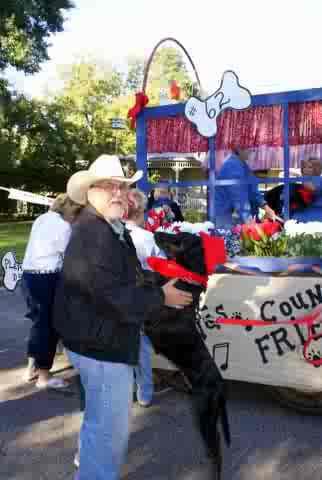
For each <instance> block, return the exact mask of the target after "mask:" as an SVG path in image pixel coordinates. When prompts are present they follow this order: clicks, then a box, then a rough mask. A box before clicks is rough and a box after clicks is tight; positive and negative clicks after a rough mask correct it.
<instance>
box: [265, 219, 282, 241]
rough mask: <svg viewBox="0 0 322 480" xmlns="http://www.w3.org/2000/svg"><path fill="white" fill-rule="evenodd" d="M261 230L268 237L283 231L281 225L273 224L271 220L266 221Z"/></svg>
mask: <svg viewBox="0 0 322 480" xmlns="http://www.w3.org/2000/svg"><path fill="white" fill-rule="evenodd" d="M261 228H262V230H263V232H264V233H265V235H267V237H272V236H273V235H274V234H275V233H278V232H280V231H281V225H280V223H278V222H271V221H269V220H265V222H263V223H262V224H261Z"/></svg>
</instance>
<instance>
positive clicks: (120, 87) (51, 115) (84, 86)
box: [0, 2, 192, 193]
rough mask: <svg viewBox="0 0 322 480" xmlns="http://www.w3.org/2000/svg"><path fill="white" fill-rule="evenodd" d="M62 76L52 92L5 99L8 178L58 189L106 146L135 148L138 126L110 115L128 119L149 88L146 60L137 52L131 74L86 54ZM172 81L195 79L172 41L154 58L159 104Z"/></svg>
mask: <svg viewBox="0 0 322 480" xmlns="http://www.w3.org/2000/svg"><path fill="white" fill-rule="evenodd" d="M54 3H56V4H57V3H58V2H54ZM60 75H61V78H62V80H63V83H64V86H63V88H62V90H61V91H59V92H58V93H57V94H56V95H55V96H53V97H48V98H45V99H41V100H40V99H32V100H29V99H26V98H25V97H24V96H22V95H15V96H14V97H13V98H12V99H11V101H7V102H3V108H2V109H1V110H0V157H1V163H0V176H1V182H0V184H1V185H8V186H16V187H22V188H25V189H29V190H32V191H48V192H52V193H57V192H59V191H63V190H64V188H65V185H66V180H67V179H68V178H69V176H70V175H71V174H72V173H73V172H75V171H76V170H79V169H84V168H87V167H88V165H89V164H90V163H91V162H92V161H93V160H94V159H95V158H97V157H98V156H99V155H100V154H101V153H111V154H112V153H117V154H122V155H127V154H132V153H135V132H133V131H131V130H130V129H129V128H126V129H125V130H113V129H112V125H111V120H112V119H113V118H122V119H126V116H127V111H128V109H129V108H130V107H131V106H132V105H133V101H134V93H135V92H136V91H138V90H141V89H142V79H143V75H144V61H143V60H142V59H140V58H132V59H130V60H129V63H128V68H127V72H126V73H125V74H124V73H122V72H120V71H119V70H118V69H116V68H115V67H113V66H112V65H110V64H108V63H106V62H105V63H102V62H97V61H89V60H79V61H78V62H75V63H74V64H73V65H70V66H68V68H64V70H61V71H60ZM171 80H176V81H177V82H178V83H179V84H181V85H182V86H184V85H188V86H189V88H191V86H192V82H191V80H190V76H189V72H188V70H187V68H186V66H185V63H184V62H183V59H182V56H181V54H180V53H178V51H176V50H175V49H172V48H166V49H162V50H160V52H159V53H158V54H157V55H156V57H155V59H154V61H153V63H152V65H151V71H150V75H149V82H148V90H147V91H148V95H149V97H150V99H151V102H150V104H155V103H158V101H159V93H160V89H161V88H166V87H167V86H168V83H169V82H170V81H171ZM184 95H187V90H184ZM1 119H2V120H1Z"/></svg>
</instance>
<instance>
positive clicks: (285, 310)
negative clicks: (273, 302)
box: [280, 302, 293, 317]
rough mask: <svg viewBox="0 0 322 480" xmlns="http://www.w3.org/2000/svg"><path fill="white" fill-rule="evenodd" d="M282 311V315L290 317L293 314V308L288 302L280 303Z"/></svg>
mask: <svg viewBox="0 0 322 480" xmlns="http://www.w3.org/2000/svg"><path fill="white" fill-rule="evenodd" d="M280 312H281V314H282V315H284V317H288V316H289V315H292V313H293V310H292V307H291V305H290V304H289V303H288V302H282V303H281V304H280Z"/></svg>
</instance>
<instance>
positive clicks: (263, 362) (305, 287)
mask: <svg viewBox="0 0 322 480" xmlns="http://www.w3.org/2000/svg"><path fill="white" fill-rule="evenodd" d="M321 303H322V279H321V277H320V278H319V277H316V278H315V277H280V278H277V277H269V276H254V277H246V276H244V275H218V274H217V275H212V276H211V277H210V279H209V282H208V288H207V291H206V294H205V296H204V298H203V302H201V310H200V314H201V319H200V327H201V329H202V331H203V334H204V337H205V343H206V345H207V347H208V349H209V351H210V352H211V354H212V356H213V358H214V360H215V361H216V364H217V365H218V367H219V368H220V370H221V372H222V374H223V376H224V377H225V378H228V379H232V380H241V381H246V382H254V383H263V384H267V385H279V386H284V387H289V388H295V389H298V390H303V391H304V390H306V391H310V390H311V391H321V390H322V375H321V370H322V366H321V367H320V368H317V367H315V366H313V365H311V364H310V363H308V362H307V361H306V360H305V359H304V356H303V345H304V343H305V341H306V340H307V329H306V327H305V326H304V325H269V326H263V327H242V326H236V325H216V324H215V323H214V322H213V319H214V318H240V319H245V320H246V319H249V320H263V321H265V320H270V321H281V320H283V321H285V320H294V319H295V318H297V317H301V316H303V315H305V314H306V313H309V312H310V311H311V310H313V308H314V307H316V306H317V305H319V304H321ZM320 332H321V324H317V325H315V326H314V332H313V333H315V334H319V333H320ZM309 355H310V358H312V360H316V359H319V358H322V339H317V340H316V341H314V342H313V343H312V344H311V345H310V352H309Z"/></svg>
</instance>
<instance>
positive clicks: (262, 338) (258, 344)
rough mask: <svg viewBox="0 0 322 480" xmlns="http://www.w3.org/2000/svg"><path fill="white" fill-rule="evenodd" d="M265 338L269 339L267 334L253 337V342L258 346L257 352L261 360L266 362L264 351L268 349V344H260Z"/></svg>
mask: <svg viewBox="0 0 322 480" xmlns="http://www.w3.org/2000/svg"><path fill="white" fill-rule="evenodd" d="M265 340H269V335H267V334H266V335H264V336H263V337H260V338H255V343H256V345H257V347H258V350H259V353H260V354H261V357H262V362H263V363H268V359H267V357H266V354H265V351H268V350H269V345H265V344H264V345H262V343H263V342H264V341H265Z"/></svg>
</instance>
